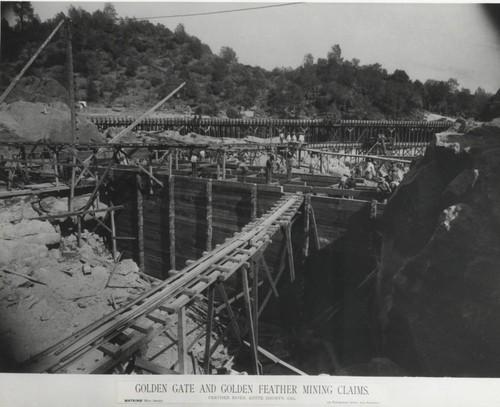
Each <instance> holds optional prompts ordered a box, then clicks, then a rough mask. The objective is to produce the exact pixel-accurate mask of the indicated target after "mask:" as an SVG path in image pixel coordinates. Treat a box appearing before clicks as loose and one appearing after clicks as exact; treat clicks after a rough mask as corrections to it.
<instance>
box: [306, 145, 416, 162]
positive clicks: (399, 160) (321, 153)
mask: <svg viewBox="0 0 500 407" xmlns="http://www.w3.org/2000/svg"><path fill="white" fill-rule="evenodd" d="M372 149H373V147H372V148H371V149H370V150H369V152H370V151H371V150H372ZM304 151H308V152H310V153H317V154H320V160H321V161H320V162H321V163H322V158H321V157H323V155H333V156H337V157H355V158H364V159H366V158H372V159H375V160H381V161H394V162H398V163H405V164H411V161H410V160H403V159H400V158H393V157H384V156H379V155H366V154H365V155H362V154H345V153H334V152H331V151H322V150H314V149H305V150H304Z"/></svg>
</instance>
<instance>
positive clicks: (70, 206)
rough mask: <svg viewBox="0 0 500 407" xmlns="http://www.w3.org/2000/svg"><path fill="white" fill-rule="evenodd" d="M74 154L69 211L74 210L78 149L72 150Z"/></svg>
mask: <svg viewBox="0 0 500 407" xmlns="http://www.w3.org/2000/svg"><path fill="white" fill-rule="evenodd" d="M72 154H73V158H72V159H71V163H72V164H73V165H72V167H71V185H70V190H69V197H68V212H73V198H74V197H75V175H76V173H75V171H76V151H72ZM87 209H88V208H87Z"/></svg>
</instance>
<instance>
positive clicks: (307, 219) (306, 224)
mask: <svg viewBox="0 0 500 407" xmlns="http://www.w3.org/2000/svg"><path fill="white" fill-rule="evenodd" d="M310 212H311V194H310V193H309V194H306V196H305V199H304V246H302V261H303V262H305V260H306V258H307V256H309V229H310V225H309V223H310V217H309V214H310Z"/></svg>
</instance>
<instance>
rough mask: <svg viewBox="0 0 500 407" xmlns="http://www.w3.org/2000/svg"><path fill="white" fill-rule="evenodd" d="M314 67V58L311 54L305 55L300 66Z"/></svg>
mask: <svg viewBox="0 0 500 407" xmlns="http://www.w3.org/2000/svg"><path fill="white" fill-rule="evenodd" d="M313 65H314V57H313V55H312V54H305V55H304V61H303V62H302V66H303V67H304V68H305V67H309V66H313Z"/></svg>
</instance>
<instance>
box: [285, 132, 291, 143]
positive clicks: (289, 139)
mask: <svg viewBox="0 0 500 407" xmlns="http://www.w3.org/2000/svg"><path fill="white" fill-rule="evenodd" d="M286 141H287V142H288V143H290V142H291V141H292V136H290V133H288V136H286Z"/></svg>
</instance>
